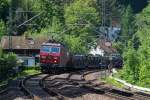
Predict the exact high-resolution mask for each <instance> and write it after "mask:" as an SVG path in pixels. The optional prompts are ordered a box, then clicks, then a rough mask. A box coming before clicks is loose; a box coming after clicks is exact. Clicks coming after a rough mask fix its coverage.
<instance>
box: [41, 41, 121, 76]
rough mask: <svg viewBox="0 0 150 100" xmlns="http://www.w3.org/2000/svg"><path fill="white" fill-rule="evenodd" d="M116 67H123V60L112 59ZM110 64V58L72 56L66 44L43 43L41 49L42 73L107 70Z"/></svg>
mask: <svg viewBox="0 0 150 100" xmlns="http://www.w3.org/2000/svg"><path fill="white" fill-rule="evenodd" d="M111 61H112V63H113V66H115V67H121V66H122V59H121V58H119V57H112V60H111ZM109 63H110V60H109V57H102V56H98V55H97V56H93V55H71V54H70V53H69V51H68V49H67V47H66V46H65V45H64V44H61V43H59V42H49V43H43V44H42V45H41V49H40V66H41V71H42V72H44V73H45V72H53V71H56V70H61V71H64V70H70V69H85V68H96V67H98V68H106V67H107V66H108V64H109Z"/></svg>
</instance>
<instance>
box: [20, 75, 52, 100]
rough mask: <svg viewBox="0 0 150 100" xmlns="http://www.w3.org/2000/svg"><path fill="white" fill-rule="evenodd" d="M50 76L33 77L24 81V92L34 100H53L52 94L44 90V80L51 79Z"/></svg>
mask: <svg viewBox="0 0 150 100" xmlns="http://www.w3.org/2000/svg"><path fill="white" fill-rule="evenodd" d="M49 76H50V75H48V74H37V75H32V76H29V77H27V78H25V79H24V80H22V83H21V87H22V89H23V91H25V93H26V94H27V95H28V96H29V98H31V99H33V100H51V99H53V98H52V96H51V94H49V93H47V92H46V91H45V90H44V89H43V87H42V86H43V85H42V79H43V78H45V77H49Z"/></svg>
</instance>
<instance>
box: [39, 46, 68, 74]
mask: <svg viewBox="0 0 150 100" xmlns="http://www.w3.org/2000/svg"><path fill="white" fill-rule="evenodd" d="M67 62H68V52H67V50H66V48H65V47H64V45H62V44H60V43H44V44H43V45H41V49H40V65H41V69H42V71H44V72H45V71H48V72H50V71H52V70H54V69H60V68H64V67H65V66H66V63H67Z"/></svg>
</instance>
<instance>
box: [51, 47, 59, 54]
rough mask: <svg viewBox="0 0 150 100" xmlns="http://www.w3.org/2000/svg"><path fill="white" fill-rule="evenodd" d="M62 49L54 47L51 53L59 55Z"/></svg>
mask: <svg viewBox="0 0 150 100" xmlns="http://www.w3.org/2000/svg"><path fill="white" fill-rule="evenodd" d="M59 51H60V49H59V48H58V47H52V48H51V52H52V53H59Z"/></svg>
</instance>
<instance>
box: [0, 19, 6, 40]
mask: <svg viewBox="0 0 150 100" xmlns="http://www.w3.org/2000/svg"><path fill="white" fill-rule="evenodd" d="M4 34H6V26H5V23H4V22H3V21H2V20H0V40H1V37H2V36H3V35H4Z"/></svg>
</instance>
